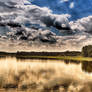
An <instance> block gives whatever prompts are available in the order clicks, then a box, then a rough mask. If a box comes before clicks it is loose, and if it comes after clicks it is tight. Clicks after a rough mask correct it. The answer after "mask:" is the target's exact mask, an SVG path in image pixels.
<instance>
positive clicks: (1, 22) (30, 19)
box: [0, 0, 92, 51]
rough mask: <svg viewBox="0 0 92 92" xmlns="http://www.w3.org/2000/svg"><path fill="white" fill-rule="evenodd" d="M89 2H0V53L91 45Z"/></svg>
mask: <svg viewBox="0 0 92 92" xmlns="http://www.w3.org/2000/svg"><path fill="white" fill-rule="evenodd" d="M91 8H92V2H91V0H28V1H27V0H3V1H2V0H0V44H1V45H0V51H20V50H21V51H66V50H81V48H82V47H83V46H85V45H89V44H91V43H92V9H91Z"/></svg>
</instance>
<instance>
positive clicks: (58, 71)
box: [0, 58, 92, 92]
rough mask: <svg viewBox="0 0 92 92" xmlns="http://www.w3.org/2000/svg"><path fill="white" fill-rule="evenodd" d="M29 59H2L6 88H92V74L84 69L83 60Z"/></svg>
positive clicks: (29, 91) (79, 91)
mask: <svg viewBox="0 0 92 92" xmlns="http://www.w3.org/2000/svg"><path fill="white" fill-rule="evenodd" d="M29 61H30V62H29ZM29 61H28V62H23V60H22V62H20V61H18V62H17V60H16V59H15V58H12V59H9V58H8V59H4V60H1V62H0V88H1V89H4V90H6V91H7V92H8V90H11V89H13V90H14V91H15V90H21V91H23V92H92V87H91V86H92V74H91V73H90V74H89V73H86V72H84V71H82V69H81V64H65V63H64V62H59V61H58V62H57V61H54V62H52V61H50V60H48V61H47V62H40V61H41V60H34V61H32V60H29ZM84 89H85V90H86V91H85V90H84ZM21 91H20V92H21ZM11 92H12V91H11ZM16 92H18V91H16Z"/></svg>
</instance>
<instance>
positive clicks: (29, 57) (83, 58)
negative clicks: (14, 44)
mask: <svg viewBox="0 0 92 92" xmlns="http://www.w3.org/2000/svg"><path fill="white" fill-rule="evenodd" d="M17 58H20V59H53V60H74V61H80V62H81V61H92V58H90V57H82V56H17Z"/></svg>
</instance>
